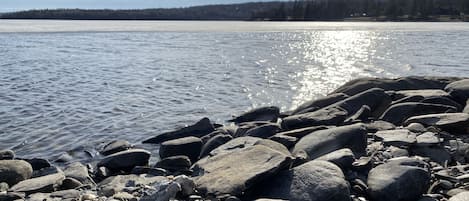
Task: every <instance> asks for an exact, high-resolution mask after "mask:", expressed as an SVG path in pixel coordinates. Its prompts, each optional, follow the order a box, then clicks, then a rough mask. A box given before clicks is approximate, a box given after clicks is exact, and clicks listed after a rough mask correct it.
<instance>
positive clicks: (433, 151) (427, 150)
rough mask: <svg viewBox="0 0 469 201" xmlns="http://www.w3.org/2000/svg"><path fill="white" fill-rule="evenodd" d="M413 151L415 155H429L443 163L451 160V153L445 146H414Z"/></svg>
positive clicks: (433, 159) (431, 158) (435, 160)
mask: <svg viewBox="0 0 469 201" xmlns="http://www.w3.org/2000/svg"><path fill="white" fill-rule="evenodd" d="M411 151H412V153H413V154H414V155H417V156H422V157H428V158H430V160H432V161H434V162H437V163H439V164H442V165H444V164H446V163H447V162H448V163H449V162H451V154H450V153H449V152H448V150H446V149H445V148H443V147H439V146H433V147H413V148H412V150H411Z"/></svg>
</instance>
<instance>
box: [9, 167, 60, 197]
mask: <svg viewBox="0 0 469 201" xmlns="http://www.w3.org/2000/svg"><path fill="white" fill-rule="evenodd" d="M64 179H65V175H64V173H63V172H58V173H55V174H49V175H46V176H42V177H36V178H33V179H28V180H24V181H21V182H19V183H17V184H16V185H14V186H12V187H11V188H10V190H11V191H15V192H24V193H26V194H33V193H50V192H53V191H55V190H56V189H58V187H60V185H62V181H63V180H64Z"/></svg>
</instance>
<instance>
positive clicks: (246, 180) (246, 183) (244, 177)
mask: <svg viewBox="0 0 469 201" xmlns="http://www.w3.org/2000/svg"><path fill="white" fill-rule="evenodd" d="M238 139H239V138H238ZM234 140H236V139H234ZM234 140H232V141H230V142H231V143H230V142H228V143H230V144H228V143H227V144H228V145H227V144H225V145H222V146H220V147H218V148H217V149H215V150H213V151H212V152H211V155H210V156H209V157H205V158H203V159H201V160H199V161H198V162H197V163H196V164H194V166H193V167H192V169H193V170H194V174H195V175H198V177H196V178H195V183H196V186H197V189H198V190H199V192H201V193H202V195H215V196H216V195H223V194H230V195H235V196H237V195H242V194H243V192H244V191H245V190H246V189H248V188H249V187H251V186H252V185H254V184H256V183H257V182H259V181H262V180H263V179H264V178H267V177H269V176H270V175H273V174H275V173H277V172H278V171H279V170H281V169H283V168H285V167H287V166H289V164H290V162H291V156H289V155H285V154H284V153H281V152H278V151H276V150H273V149H271V148H269V147H267V146H264V145H253V146H245V147H234V149H230V147H231V146H232V145H236V144H238V145H239V144H241V143H242V140H244V141H245V143H244V144H246V143H248V141H255V140H257V141H259V140H258V138H257V139H256V138H253V137H244V139H242V140H237V141H238V142H239V143H233V141H234ZM233 164H236V165H233ZM240 173H242V174H240Z"/></svg>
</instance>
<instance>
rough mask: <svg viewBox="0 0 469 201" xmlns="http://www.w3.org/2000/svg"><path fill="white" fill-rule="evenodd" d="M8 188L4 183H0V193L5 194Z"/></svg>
mask: <svg viewBox="0 0 469 201" xmlns="http://www.w3.org/2000/svg"><path fill="white" fill-rule="evenodd" d="M8 188H10V186H9V185H8V184H7V183H5V182H0V192H5V191H7V190H8Z"/></svg>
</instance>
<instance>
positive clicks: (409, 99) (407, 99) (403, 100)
mask: <svg viewBox="0 0 469 201" xmlns="http://www.w3.org/2000/svg"><path fill="white" fill-rule="evenodd" d="M423 99H424V97H422V96H407V97H404V98H401V99H398V100H396V101H393V102H392V103H391V105H395V104H399V103H408V102H420V101H422V100H423Z"/></svg>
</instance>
